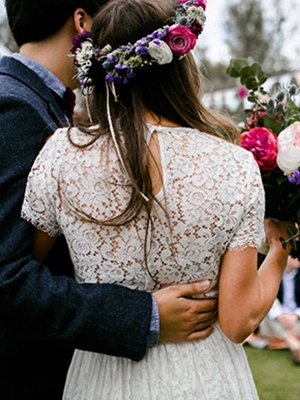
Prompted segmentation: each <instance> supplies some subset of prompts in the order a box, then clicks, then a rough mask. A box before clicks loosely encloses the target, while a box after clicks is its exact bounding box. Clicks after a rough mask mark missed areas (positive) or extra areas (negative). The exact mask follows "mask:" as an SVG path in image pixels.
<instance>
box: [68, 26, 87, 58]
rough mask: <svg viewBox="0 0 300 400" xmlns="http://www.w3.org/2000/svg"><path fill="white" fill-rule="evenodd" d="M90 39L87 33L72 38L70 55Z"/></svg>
mask: <svg viewBox="0 0 300 400" xmlns="http://www.w3.org/2000/svg"><path fill="white" fill-rule="evenodd" d="M90 37H91V34H90V32H88V31H83V32H82V33H80V34H79V35H76V36H74V37H73V39H72V44H73V47H72V49H71V53H73V54H74V53H75V52H76V50H77V49H78V48H79V47H81V45H82V43H84V42H85V41H86V40H87V39H89V38H90Z"/></svg>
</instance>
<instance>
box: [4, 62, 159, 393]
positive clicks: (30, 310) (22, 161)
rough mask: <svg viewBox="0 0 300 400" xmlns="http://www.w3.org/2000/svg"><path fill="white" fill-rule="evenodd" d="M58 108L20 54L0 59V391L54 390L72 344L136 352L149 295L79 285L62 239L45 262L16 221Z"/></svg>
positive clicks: (136, 355) (142, 345)
mask: <svg viewBox="0 0 300 400" xmlns="http://www.w3.org/2000/svg"><path fill="white" fill-rule="evenodd" d="M61 121H65V116H64V113H63V111H62V110H61V108H60V106H59V104H58V103H57V101H56V100H55V98H54V95H53V94H52V92H51V91H50V90H49V88H48V87H47V86H46V85H45V84H44V82H43V81H42V80H41V79H40V78H39V77H38V76H37V75H36V74H35V73H34V72H33V71H31V70H30V69H29V68H27V67H26V66H24V65H23V64H22V63H20V62H19V61H18V60H16V59H13V58H10V57H3V58H2V59H1V62H0V301H1V303H0V398H1V399H3V400H9V399H14V400H21V399H28V400H35V399H36V400H46V399H49V400H50V399H51V400H56V399H57V400H58V399H61V394H62V388H63V384H64V380H65V376H66V371H67V368H68V365H69V362H70V357H71V355H72V349H74V348H80V349H83V350H88V351H95V352H101V353H106V354H110V355H115V356H121V357H128V358H131V359H133V360H136V361H138V360H140V359H141V358H142V357H143V356H144V354H145V351H146V346H147V337H148V334H149V325H150V319H151V310H152V305H151V296H150V294H148V293H144V292H138V291H132V290H129V289H126V288H123V287H121V286H116V285H96V284H95V285H92V284H84V285H80V284H78V283H76V282H75V280H74V279H73V278H71V277H69V276H67V275H70V270H72V268H70V262H69V259H68V256H67V254H66V247H65V244H64V243H58V244H57V245H56V247H55V248H54V250H53V251H52V253H51V254H50V255H49V257H48V260H47V261H46V262H45V264H47V267H46V266H45V265H41V264H39V263H38V262H36V261H35V260H33V258H32V255H31V248H32V232H33V228H32V227H31V225H30V224H28V223H27V222H25V221H23V220H21V218H20V210H21V205H22V200H23V195H24V190H25V184H26V178H27V175H28V173H29V170H30V168H31V165H32V163H33V161H34V159H35V157H36V156H37V154H38V152H39V150H40V149H41V148H42V146H43V144H44V142H45V140H46V138H47V137H48V136H49V135H50V134H52V133H53V132H54V131H55V129H57V127H59V126H61V125H63V122H61Z"/></svg>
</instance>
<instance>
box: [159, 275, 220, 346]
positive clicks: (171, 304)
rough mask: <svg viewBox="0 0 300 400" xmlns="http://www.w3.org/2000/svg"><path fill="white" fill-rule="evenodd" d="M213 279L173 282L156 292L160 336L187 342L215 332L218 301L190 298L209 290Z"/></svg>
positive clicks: (203, 337) (161, 339) (166, 340)
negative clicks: (184, 283) (210, 280)
mask: <svg viewBox="0 0 300 400" xmlns="http://www.w3.org/2000/svg"><path fill="white" fill-rule="evenodd" d="M209 287H210V282H209V281H208V280H204V281H201V282H196V283H191V284H187V285H173V286H169V287H166V288H164V289H161V290H158V291H157V292H155V293H153V296H154V297H155V298H156V301H157V304H158V308H159V318H160V336H159V340H160V341H164V342H185V341H191V340H198V339H205V338H206V337H208V336H209V335H210V334H211V333H212V332H213V327H212V326H211V325H212V324H213V323H214V322H215V321H216V320H217V313H218V304H217V300H215V299H212V300H208V299H201V300H198V299H191V298H188V297H190V296H193V295H196V294H200V293H203V292H206V291H207V290H208V289H209Z"/></svg>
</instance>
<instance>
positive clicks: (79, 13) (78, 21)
mask: <svg viewBox="0 0 300 400" xmlns="http://www.w3.org/2000/svg"><path fill="white" fill-rule="evenodd" d="M73 21H74V28H75V30H76V31H77V33H78V34H80V33H82V32H83V31H90V30H91V27H92V17H91V16H90V15H89V14H88V13H87V12H86V11H85V10H84V9H83V8H76V10H75V11H74V14H73Z"/></svg>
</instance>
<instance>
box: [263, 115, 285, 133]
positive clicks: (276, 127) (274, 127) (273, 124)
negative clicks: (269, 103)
mask: <svg viewBox="0 0 300 400" xmlns="http://www.w3.org/2000/svg"><path fill="white" fill-rule="evenodd" d="M264 127H265V128H267V129H271V131H273V132H274V133H276V135H279V133H280V132H281V131H282V129H283V128H282V126H281V124H280V123H279V122H277V121H275V120H274V119H272V118H270V117H268V116H267V115H265V116H264Z"/></svg>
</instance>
